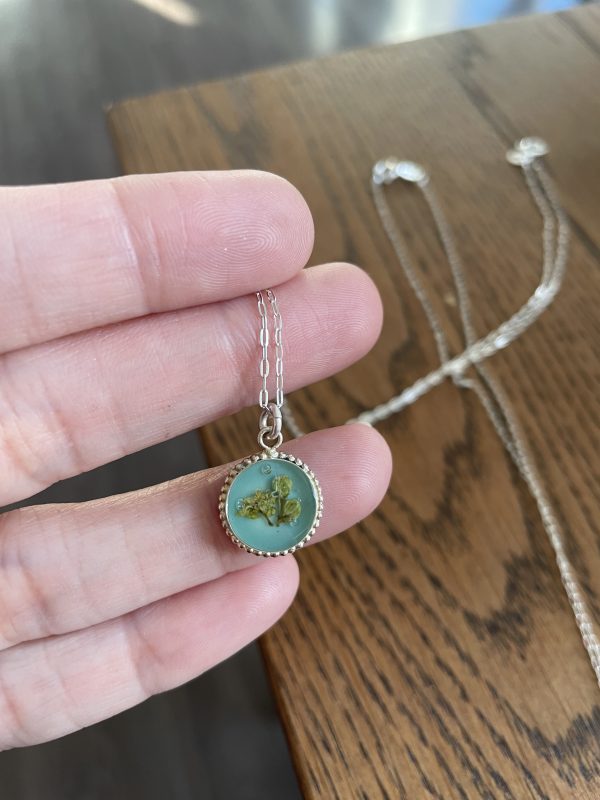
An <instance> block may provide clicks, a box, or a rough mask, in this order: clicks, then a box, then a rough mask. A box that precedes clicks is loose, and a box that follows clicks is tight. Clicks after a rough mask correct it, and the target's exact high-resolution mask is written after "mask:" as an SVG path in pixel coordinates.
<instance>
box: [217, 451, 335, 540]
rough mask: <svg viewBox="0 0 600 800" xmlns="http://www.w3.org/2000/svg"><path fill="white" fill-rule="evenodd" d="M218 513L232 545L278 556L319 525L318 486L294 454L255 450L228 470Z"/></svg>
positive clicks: (321, 505)
mask: <svg viewBox="0 0 600 800" xmlns="http://www.w3.org/2000/svg"><path fill="white" fill-rule="evenodd" d="M219 515H220V517H221V523H222V524H223V527H224V528H225V531H226V532H227V534H228V535H229V536H230V538H231V539H232V540H233V541H234V542H235V544H237V546H238V547H242V548H243V549H244V550H247V551H248V552H250V553H254V554H255V555H259V556H284V555H287V554H288V553H293V552H294V550H297V549H298V548H299V547H303V546H304V545H305V544H306V543H307V542H308V540H309V539H310V538H311V536H312V535H313V533H314V532H315V531H316V529H317V528H318V527H319V522H320V520H321V517H322V516H323V496H322V494H321V487H320V486H319V481H318V480H317V479H316V477H315V475H314V473H313V471H312V470H311V469H310V467H308V466H307V465H306V464H304V463H303V462H302V461H300V459H299V458H296V457H295V456H290V455H287V454H286V453H279V452H277V451H272V452H271V453H266V452H263V453H258V454H256V455H253V456H249V457H248V458H245V459H244V460H243V461H240V462H239V464H236V465H235V466H234V467H232V468H231V469H230V470H229V474H228V475H227V479H226V480H225V483H224V484H223V488H222V489H221V494H220V496H219Z"/></svg>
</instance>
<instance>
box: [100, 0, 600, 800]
mask: <svg viewBox="0 0 600 800" xmlns="http://www.w3.org/2000/svg"><path fill="white" fill-rule="evenodd" d="M598 86H600V8H597V7H594V6H591V7H588V8H585V9H583V10H579V11H576V12H570V13H567V14H564V15H559V16H554V17H540V18H530V19H526V20H521V21H517V22H511V23H505V24H501V25H498V26H493V27H490V28H484V29H481V30H476V31H471V32H468V33H456V34H451V35H449V36H444V37H440V38H437V39H431V40H427V41H423V42H417V43H413V44H406V45H399V46H396V47H390V48H379V49H372V50H364V51H359V52H355V53H348V54H344V55H341V56H335V57H332V58H329V59H324V60H321V61H316V62H310V63H306V64H301V65H297V66H290V67H285V68H280V69H276V70H269V71H266V72H262V73H257V74H253V75H250V76H245V77H240V78H237V79H233V80H227V81H223V82H218V83H212V84H204V85H200V86H197V87H195V88H192V89H185V90H180V91H174V92H168V93H163V94H160V95H156V96H152V97H148V98H145V99H140V100H132V101H130V102H127V103H125V104H122V105H120V106H118V107H117V108H115V109H113V110H112V111H111V113H110V125H111V130H112V134H113V137H114V141H115V144H116V148H117V151H118V153H119V156H120V159H121V162H122V164H123V167H124V169H125V170H126V171H127V172H142V171H143V172H146V171H163V170H178V169H204V168H211V169H214V168H229V167H236V168H239V167H257V168H260V169H267V170H272V171H274V172H278V173H280V174H282V175H284V176H285V177H287V178H288V179H289V180H291V181H292V182H293V183H295V184H296V186H298V187H299V189H300V190H301V191H302V192H303V193H304V196H305V197H306V198H307V200H308V202H309V204H310V206H311V208H312V211H313V214H314V217H315V223H316V231H317V236H316V246H315V251H314V255H313V262H314V263H320V262H325V261H335V260H350V261H354V262H356V263H358V264H360V265H362V266H363V267H364V268H365V269H366V270H367V271H368V272H369V273H370V274H371V275H372V276H373V278H374V279H375V281H376V282H377V284H378V286H379V288H380V290H381V292H382V295H383V298H384V304H385V315H386V316H385V319H386V322H385V327H384V331H383V334H382V337H381V339H380V341H379V343H378V344H377V346H376V347H375V349H374V350H373V352H372V353H371V354H370V355H369V356H368V357H367V358H366V359H364V360H363V361H362V362H361V363H360V364H358V365H356V366H354V367H352V368H351V369H348V370H346V371H345V372H344V373H342V374H340V375H338V376H336V377H335V378H333V379H331V380H328V381H324V382H322V383H320V384H318V385H316V386H312V387H310V388H309V389H307V390H305V391H302V392H298V393H297V394H296V395H294V396H293V397H292V403H293V405H294V407H295V410H296V412H297V415H298V417H299V420H300V422H301V424H302V425H303V426H304V427H305V428H308V429H312V428H315V427H321V426H327V425H336V424H340V423H343V422H344V421H345V420H346V419H347V418H348V417H350V416H353V415H355V414H356V413H358V412H359V411H361V410H362V409H364V408H367V407H370V406H372V405H374V404H376V403H378V402H381V401H382V400H384V399H387V398H388V397H389V396H391V395H392V394H395V393H397V392H398V391H399V390H401V389H402V388H403V387H405V386H407V385H408V384H409V383H411V382H412V381H413V380H414V379H416V378H417V377H419V376H420V375H422V374H424V373H425V372H427V371H428V370H429V369H431V368H432V367H433V366H434V365H435V363H436V358H435V351H434V346H433V342H432V337H431V335H430V333H429V332H428V328H427V326H426V323H425V320H424V318H423V314H422V313H421V311H420V309H419V307H418V306H417V304H416V302H415V300H414V298H413V297H412V293H411V292H410V290H409V288H408V286H407V284H406V281H405V280H404V278H403V277H402V275H401V272H400V270H399V267H398V265H397V263H396V260H395V258H394V254H393V251H392V249H391V247H390V245H389V243H388V241H387V239H386V237H385V235H384V233H383V231H382V229H381V226H380V224H379V221H378V218H377V216H376V213H375V211H374V208H373V205H372V201H371V198H370V193H369V186H368V179H369V174H370V169H371V165H372V163H373V162H374V161H375V160H376V159H378V158H380V157H381V156H385V155H388V154H390V153H395V154H397V155H400V156H403V157H408V158H413V159H416V160H419V161H421V162H423V163H425V164H426V165H428V166H429V168H430V170H431V172H432V174H433V180H434V182H435V186H436V188H437V190H438V193H439V195H440V197H441V200H442V202H443V204H444V206H445V208H446V209H447V211H448V215H449V218H450V222H451V224H452V225H453V226H454V228H455V230H456V232H457V237H458V242H459V247H460V251H461V253H462V255H463V257H464V260H465V262H466V265H467V272H468V282H469V287H470V290H471V294H472V298H473V302H474V304H475V309H476V310H475V317H476V324H477V327H478V330H479V331H481V332H485V331H486V330H488V329H490V328H491V327H492V326H493V325H494V324H495V323H497V322H498V321H499V320H500V319H502V318H504V317H506V316H507V315H509V314H510V312H511V311H512V310H514V309H516V308H517V307H518V305H519V304H520V303H521V302H522V301H523V300H524V299H525V298H526V296H527V295H528V293H529V292H530V290H531V289H532V287H533V286H535V283H536V281H537V278H538V273H539V265H540V222H539V219H538V217H537V216H536V213H535V210H534V208H533V206H532V203H531V200H530V198H529V195H528V193H527V191H526V190H525V189H524V186H523V183H522V180H521V177H520V175H519V172H518V171H517V170H515V169H513V168H511V167H509V166H508V165H507V164H506V162H505V161H504V152H505V150H506V147H507V145H508V144H510V142H512V140H514V139H515V138H518V137H519V136H522V135H525V134H532V133H537V134H540V135H542V136H544V137H545V138H546V139H547V140H548V141H549V142H550V143H551V145H552V149H553V151H552V155H551V157H550V159H549V165H550V168H551V170H552V171H553V173H554V175H555V177H556V180H557V182H558V184H559V186H560V191H561V194H562V197H563V201H564V204H565V206H566V209H567V211H568V214H569V215H570V217H571V220H572V223H573V228H574V238H573V244H572V255H571V263H570V270H569V274H568V277H567V280H566V283H565V286H564V289H563V291H562V292H561V294H560V297H559V299H558V300H557V302H556V304H555V305H554V306H553V307H552V308H551V310H550V311H548V312H547V314H546V315H545V316H544V317H543V319H542V320H541V321H540V322H539V324H537V325H536V326H535V328H534V329H532V330H531V331H530V332H528V333H527V335H526V336H525V337H524V338H523V339H522V340H520V341H519V342H517V343H516V344H515V345H513V346H512V347H510V348H509V349H508V350H506V351H503V352H502V354H501V355H499V356H497V357H496V358H495V359H494V361H493V364H492V368H493V370H494V373H495V374H496V375H497V376H498V377H499V378H500V379H501V380H502V381H503V383H504V385H505V387H506V390H507V392H508V394H509V396H510V397H511V399H512V401H513V403H514V405H515V407H516V409H517V412H518V416H519V419H520V421H521V424H522V426H523V428H524V430H525V432H526V434H527V437H528V440H529V443H530V446H531V448H532V451H533V453H534V455H535V458H536V460H537V463H538V466H539V469H540V471H541V473H542V475H543V478H544V480H545V482H546V486H547V488H548V491H549V493H550V495H551V498H552V501H553V503H554V504H555V507H556V510H557V512H558V515H559V517H560V519H561V521H562V523H563V525H564V527H565V530H566V533H567V536H568V543H569V544H568V549H569V554H570V556H571V558H572V559H573V561H574V563H575V565H576V568H577V570H578V574H579V577H580V578H581V581H582V582H583V584H584V587H585V591H586V594H587V597H588V600H589V602H590V604H591V605H592V607H593V609H594V611H595V613H596V614H597V615H599V612H600V552H599V549H600V528H599V519H600V489H599V487H600V456H599V451H600V431H599V426H598V420H599V417H600V400H599V394H598V389H599V372H600V370H599V360H598V344H599V342H600V315H599V313H598V309H599V307H600V269H599V267H600V225H599V224H598V219H599V207H600V206H599V202H600V136H599V131H600V92H599V91H598ZM390 198H391V201H392V203H393V206H394V208H395V210H396V212H397V214H398V218H399V219H400V221H401V227H402V229H403V230H404V232H405V233H406V234H407V236H409V239H410V245H411V247H412V248H413V252H414V254H415V259H416V261H417V263H418V264H420V265H421V266H422V267H423V269H424V270H426V272H427V276H428V278H427V279H428V280H429V281H430V282H431V285H432V286H433V287H434V288H435V289H436V291H437V293H438V296H439V297H441V298H444V297H445V296H446V294H447V292H448V291H449V289H450V287H451V283H450V278H449V275H448V271H447V269H446V268H445V264H444V260H443V258H442V253H441V249H440V246H439V243H438V241H437V239H436V237H435V235H434V232H433V229H432V225H431V223H430V219H429V217H428V216H427V214H426V209H425V208H424V206H423V202H422V200H421V199H419V196H418V193H416V192H415V193H413V192H411V191H410V190H408V189H406V188H404V189H402V188H401V187H394V188H393V189H392V190H391V193H390ZM356 302H360V298H359V297H357V298H356ZM439 307H440V311H441V313H442V314H443V315H444V319H445V322H446V324H447V326H448V329H449V330H450V331H451V332H452V339H453V341H454V342H455V343H458V328H457V321H456V315H455V309H454V308H453V306H452V304H451V303H448V302H440V304H439ZM348 313H351V309H349V311H348ZM255 427H256V412H255V410H252V411H250V412H247V413H242V414H240V415H236V416H235V417H233V418H229V419H225V420H222V421H220V422H218V423H216V424H214V425H210V426H208V427H207V428H206V429H205V430H204V431H203V439H204V443H205V445H206V448H207V452H208V455H209V458H210V460H211V461H212V462H214V463H220V462H223V461H227V460H230V459H234V458H237V457H239V456H241V455H243V454H244V453H245V452H249V451H252V450H253V449H254V446H255V445H254V436H255ZM380 430H381V432H382V433H383V435H384V436H385V437H386V438H387V440H388V442H389V443H390V445H391V447H392V449H393V452H394V458H395V467H394V475H393V480H392V485H391V488H390V491H389V494H388V496H387V498H386V499H385V501H384V502H383V504H382V505H381V506H380V508H379V509H378V510H377V511H376V512H375V513H374V514H373V515H372V516H371V517H370V518H369V519H368V520H367V521H365V522H364V523H362V524H361V525H359V526H357V527H356V528H355V529H353V530H352V531H350V532H349V533H347V534H346V535H344V536H341V537H338V538H337V539H336V540H335V541H331V542H329V543H327V544H325V545H322V546H319V547H315V548H311V549H310V550H308V551H306V552H303V553H302V554H301V556H300V561H301V569H302V589H301V592H300V596H299V598H298V600H297V602H296V603H295V605H294V606H293V608H292V609H291V611H290V612H289V613H288V614H287V615H286V617H285V618H284V620H283V621H282V622H280V623H279V624H278V625H277V626H276V627H275V628H274V629H273V630H272V631H270V632H269V634H268V635H267V636H266V637H265V638H264V642H263V646H264V653H265V656H266V661H267V665H268V668H269V671H270V675H271V678H272V683H273V686H274V690H275V692H276V696H277V699H278V702H279V705H280V709H281V714H282V717H283V721H284V724H285V728H286V731H287V734H288V737H289V742H290V746H291V750H292V754H293V757H294V761H295V764H296V768H297V771H298V775H299V778H300V781H301V785H302V789H303V792H304V794H305V796H306V797H307V798H344V800H346V799H347V798H369V800H373V798H380V797H381V798H394V799H395V798H400V797H406V798H411V800H412V798H421V797H434V798H455V797H456V798H479V797H485V798H528V797H531V798H562V797H569V798H573V797H577V798H593V797H598V796H600V704H599V701H600V690H599V688H598V686H597V685H596V683H595V680H594V676H593V673H592V671H591V668H590V666H589V664H588V661H587V658H586V656H585V654H584V651H583V648H582V645H581V642H580V640H579V635H578V632H577V629H576V627H575V624H574V621H573V618H572V615H571V611H570V609H569V606H568V603H567V600H566V598H565V596H564V593H563V591H562V589H561V584H560V580H559V576H558V572H557V569H556V566H555V564H554V560H553V554H552V551H551V549H550V546H549V544H548V542H547V539H546V535H545V533H544V529H543V527H542V525H541V523H540V520H539V517H538V514H537V511H536V507H535V505H534V503H533V501H532V499H531V497H530V496H529V494H528V492H527V489H526V487H525V486H524V484H523V482H522V481H521V480H520V479H519V476H518V475H517V473H516V471H515V469H514V468H513V466H512V464H511V462H510V460H509V459H508V457H507V455H506V454H505V452H504V450H503V448H502V446H501V444H500V442H499V440H498V437H497V435H496V434H495V432H494V430H493V428H492V426H491V424H490V422H489V421H488V419H487V417H486V416H485V414H484V412H483V411H482V409H481V407H480V406H479V405H478V401H477V399H476V398H475V397H474V396H473V395H472V394H471V393H465V392H464V391H463V392H461V391H460V390H459V389H457V388H455V387H454V386H453V385H451V384H446V385H444V386H442V387H440V388H439V389H437V390H436V391H435V392H433V393H431V394H430V395H428V396H426V397H425V398H423V399H422V400H420V401H419V403H418V404H417V405H416V406H414V407H411V408H410V409H408V410H406V411H405V412H404V413H403V414H402V415H401V416H398V417H396V418H393V419H390V420H388V421H387V422H385V423H383V424H382V425H381V426H380Z"/></svg>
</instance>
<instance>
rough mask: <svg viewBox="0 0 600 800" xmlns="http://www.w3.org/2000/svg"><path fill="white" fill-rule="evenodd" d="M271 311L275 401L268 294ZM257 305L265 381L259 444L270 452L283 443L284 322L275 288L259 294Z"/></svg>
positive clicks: (262, 377)
mask: <svg viewBox="0 0 600 800" xmlns="http://www.w3.org/2000/svg"><path fill="white" fill-rule="evenodd" d="M265 294H266V296H267V301H268V303H269V307H270V309H271V317H272V319H273V322H272V327H273V343H274V351H275V398H274V400H270V399H269V374H270V372H271V366H270V362H269V350H270V344H271V332H270V326H269V314H268V311H267V304H266V303H265V298H264V295H265ZM256 302H257V304H258V314H259V316H260V329H259V336H258V341H259V345H260V351H261V358H260V364H259V370H258V371H259V374H260V378H261V381H262V384H261V388H260V391H259V393H258V405H259V406H260V408H261V410H262V411H261V415H260V420H259V433H258V441H259V444H260V446H261V447H264V448H266V449H269V450H273V449H274V448H277V447H279V445H280V444H281V442H282V440H283V435H282V432H281V424H282V412H281V409H282V407H283V403H284V396H283V319H282V317H281V314H280V312H279V304H278V303H277V296H276V295H275V292H274V291H273V289H266V290H265V291H264V293H263V292H256Z"/></svg>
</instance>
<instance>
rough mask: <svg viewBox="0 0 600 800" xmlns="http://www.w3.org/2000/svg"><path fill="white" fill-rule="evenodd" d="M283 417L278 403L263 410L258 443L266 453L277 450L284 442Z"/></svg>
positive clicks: (270, 404) (259, 420) (259, 424)
mask: <svg viewBox="0 0 600 800" xmlns="http://www.w3.org/2000/svg"><path fill="white" fill-rule="evenodd" d="M282 426H283V416H282V414H281V408H280V407H279V406H278V405H277V404H276V403H269V405H268V406H267V408H263V410H262V411H261V414H260V417H259V419H258V429H259V430H258V443H259V445H260V446H261V447H262V448H263V449H264V450H266V451H269V452H270V451H273V450H276V449H277V448H278V447H279V446H280V445H281V443H282V442H283V432H282Z"/></svg>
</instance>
